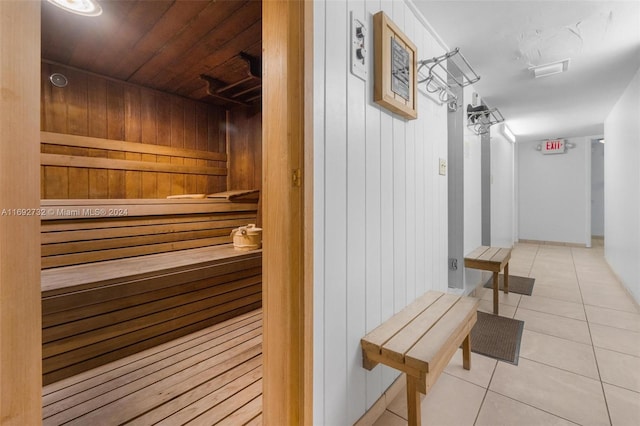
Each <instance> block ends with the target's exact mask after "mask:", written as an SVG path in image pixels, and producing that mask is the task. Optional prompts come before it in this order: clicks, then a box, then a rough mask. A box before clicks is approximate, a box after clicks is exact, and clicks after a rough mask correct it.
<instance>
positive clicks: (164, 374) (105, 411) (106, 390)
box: [42, 310, 262, 426]
mask: <svg viewBox="0 0 640 426" xmlns="http://www.w3.org/2000/svg"><path fill="white" fill-rule="evenodd" d="M261 413H262V312H261V310H255V311H251V312H249V313H247V314H243V315H240V316H237V317H234V318H233V319H230V320H227V321H224V322H221V323H219V324H216V325H214V326H211V327H207V328H205V329H202V330H200V331H197V332H194V333H191V334H188V335H186V336H183V337H180V338H178V339H175V340H172V341H170V342H167V343H164V344H161V345H158V346H154V347H153V348H150V349H147V350H145V351H142V352H139V353H137V354H134V355H130V356H127V357H125V358H122V359H119V360H117V361H114V362H111V363H109V364H106V365H103V366H100V367H97V368H94V369H91V370H89V371H85V372H83V373H80V374H77V375H75V376H73V377H70V378H67V379H64V380H61V381H58V382H56V383H53V384H50V385H48V386H45V387H44V388H43V392H42V415H43V424H44V425H45V426H50V425H62V424H80V425H87V424H114V425H115V424H125V423H126V424H135V425H153V424H164V425H183V424H187V423H189V424H192V423H190V422H193V423H195V424H203V423H204V424H219V425H241V424H242V425H246V424H252V425H254V424H255V425H259V424H262V418H261Z"/></svg>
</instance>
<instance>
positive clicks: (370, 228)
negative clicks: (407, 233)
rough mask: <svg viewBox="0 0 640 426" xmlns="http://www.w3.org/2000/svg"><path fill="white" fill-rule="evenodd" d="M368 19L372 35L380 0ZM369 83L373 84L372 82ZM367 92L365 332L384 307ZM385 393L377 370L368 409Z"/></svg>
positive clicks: (375, 157)
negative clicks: (374, 16)
mask: <svg viewBox="0 0 640 426" xmlns="http://www.w3.org/2000/svg"><path fill="white" fill-rule="evenodd" d="M365 9H366V10H365V17H364V19H365V20H366V22H367V25H368V28H369V34H371V32H372V28H373V27H372V25H373V18H372V17H373V14H375V13H377V12H378V11H379V10H380V0H367V2H366V5H365ZM366 49H367V52H368V53H369V55H368V56H369V58H372V57H373V37H367V39H366ZM368 75H369V79H370V78H371V76H373V61H371V60H370V61H369V67H368ZM369 81H370V80H369ZM365 92H366V107H365V108H366V110H365V116H366V130H365V132H366V138H365V139H366V147H365V151H366V164H365V174H366V189H365V197H366V201H365V207H366V213H365V218H364V219H365V225H366V236H365V241H366V247H365V251H366V259H365V262H366V283H367V290H366V292H367V294H366V306H365V309H366V328H367V332H369V331H371V330H373V329H374V328H376V327H377V326H378V325H379V324H380V323H381V322H382V321H381V314H382V312H381V305H382V300H383V299H382V284H383V283H382V269H381V268H382V244H381V243H382V226H383V223H382V220H381V212H382V199H381V156H380V152H381V135H380V108H379V107H377V106H376V105H375V104H374V102H373V85H371V84H369V85H368V87H367V88H366V89H365ZM382 392H384V388H383V387H382V368H375V369H374V370H373V371H372V372H371V373H369V374H367V377H366V406H367V408H369V407H371V405H373V403H374V402H376V400H377V399H378V398H379V397H380V395H381V394H382Z"/></svg>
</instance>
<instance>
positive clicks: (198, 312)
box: [41, 199, 262, 384]
mask: <svg viewBox="0 0 640 426" xmlns="http://www.w3.org/2000/svg"><path fill="white" fill-rule="evenodd" d="M41 207H42V212H43V213H44V214H45V215H44V216H42V267H43V270H42V273H41V285H42V327H43V330H42V336H43V347H42V350H43V379H44V383H45V384H46V383H51V382H54V381H57V380H60V379H62V378H65V377H69V376H71V375H74V374H77V373H79V372H81V371H85V370H88V369H90V368H93V367H96V366H99V365H103V364H105V363H107V362H110V361H113V360H116V359H120V358H122V357H124V356H127V355H130V354H133V353H136V352H139V351H141V350H144V349H147V348H150V347H152V346H155V345H158V344H160V343H163V342H167V341H169V340H172V339H175V338H176V337H179V336H182V335H185V334H188V333H191V332H193V331H196V330H199V329H202V328H204V327H208V326H210V325H212V324H216V323H218V322H220V321H223V320H225V319H228V318H231V317H234V316H236V315H239V314H242V313H244V312H248V311H251V310H254V309H257V308H260V307H261V303H262V302H261V300H262V252H261V251H260V250H256V251H252V252H243V251H238V250H235V249H234V248H233V245H232V244H231V237H230V233H231V230H232V229H233V228H236V227H238V226H242V225H246V224H248V223H255V219H256V213H257V203H255V202H239V203H234V202H231V201H227V200H206V199H205V200H43V201H42V202H41Z"/></svg>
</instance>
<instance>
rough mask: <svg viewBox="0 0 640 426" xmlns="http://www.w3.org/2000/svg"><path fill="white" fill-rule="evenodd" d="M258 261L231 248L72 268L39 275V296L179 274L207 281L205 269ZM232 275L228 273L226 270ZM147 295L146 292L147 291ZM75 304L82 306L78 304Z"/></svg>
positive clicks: (254, 255)
mask: <svg viewBox="0 0 640 426" xmlns="http://www.w3.org/2000/svg"><path fill="white" fill-rule="evenodd" d="M248 259H261V251H259V250H257V251H251V252H243V251H239V250H235V249H234V248H233V245H232V244H223V245H218V246H213V247H201V248H197V249H191V250H185V251H184V252H182V253H180V255H175V254H172V253H158V254H155V255H149V256H145V257H137V258H135V257H134V258H128V259H120V260H112V261H105V262H100V263H96V264H92V265H73V266H67V267H63V268H55V269H47V270H44V271H42V272H41V280H42V293H43V296H44V297H45V298H47V297H51V296H56V295H61V294H67V293H76V292H80V291H85V290H89V289H94V288H98V287H105V286H109V285H112V284H122V283H126V282H128V281H133V280H137V279H143V278H146V277H155V276H157V275H158V272H161V273H162V275H169V274H175V273H179V272H191V271H193V272H194V273H196V274H197V272H198V271H202V273H201V274H200V275H198V276H195V277H193V279H201V278H206V276H207V275H206V274H208V273H210V271H207V270H206V268H209V267H220V268H223V267H224V266H225V265H233V264H234V263H235V262H238V261H242V260H248ZM229 271H231V270H229ZM147 291H148V290H147ZM78 302H81V301H80V300H79V301H78Z"/></svg>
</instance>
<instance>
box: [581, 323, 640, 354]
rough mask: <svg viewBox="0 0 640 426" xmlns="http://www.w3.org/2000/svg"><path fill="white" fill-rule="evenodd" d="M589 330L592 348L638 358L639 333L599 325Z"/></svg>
mask: <svg viewBox="0 0 640 426" xmlns="http://www.w3.org/2000/svg"><path fill="white" fill-rule="evenodd" d="M589 328H590V329H591V339H592V340H593V345H594V346H596V347H599V348H604V349H609V350H612V351H615V352H622V353H625V354H629V355H633V356H637V357H640V333H636V332H635V331H629V330H623V329H621V328H614V327H608V326H606V325H600V324H590V325H589Z"/></svg>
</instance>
